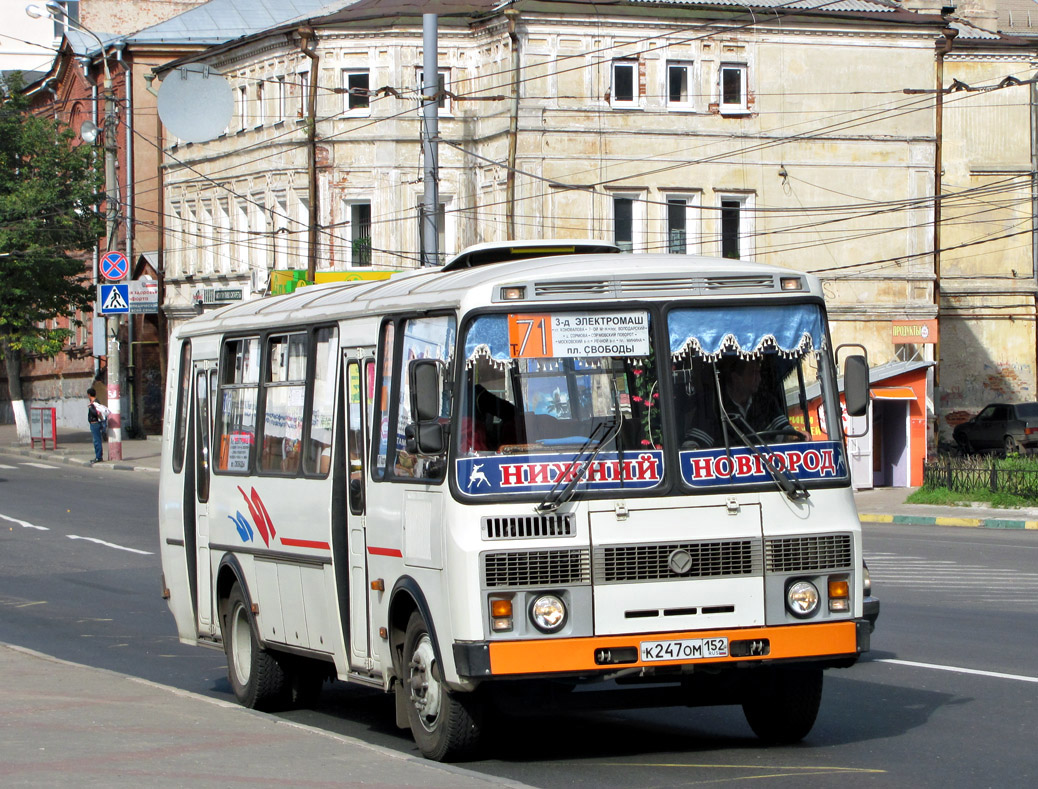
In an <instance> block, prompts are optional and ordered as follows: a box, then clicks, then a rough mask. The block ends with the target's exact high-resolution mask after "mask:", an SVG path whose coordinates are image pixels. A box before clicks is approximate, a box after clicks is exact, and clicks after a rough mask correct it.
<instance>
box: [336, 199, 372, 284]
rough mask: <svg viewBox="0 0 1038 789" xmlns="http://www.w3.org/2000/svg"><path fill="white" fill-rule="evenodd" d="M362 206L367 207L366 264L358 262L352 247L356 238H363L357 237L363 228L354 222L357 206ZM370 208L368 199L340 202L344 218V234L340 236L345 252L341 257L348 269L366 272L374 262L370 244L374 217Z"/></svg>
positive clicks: (355, 251)
mask: <svg viewBox="0 0 1038 789" xmlns="http://www.w3.org/2000/svg"><path fill="white" fill-rule="evenodd" d="M364 205H366V206H367V207H368V233H367V238H368V248H369V254H368V262H367V263H363V262H360V261H359V260H358V258H359V256H358V255H357V250H356V248H355V247H354V243H355V242H356V241H357V239H358V238H363V236H360V235H358V234H359V233H360V232H361V231H362V230H363V228H362V227H360V226H358V224H357V221H356V220H357V214H356V212H357V208H358V206H364ZM372 208H373V204H372V201H371V198H370V197H358V198H356V199H350V200H343V201H342V211H343V214H344V215H345V217H346V219H345V222H344V223H343V231H344V232H343V233H342V234H341V238H342V244H343V247H344V252H345V255H343V258H344V259H345V260H346V261H347V263H346V265H347V266H348V267H349V268H358V269H363V270H365V271H366V270H369V269H370V268H371V265H372V263H373V262H374V260H373V258H374V249H373V246H374V245H373V244H372V243H371V238H372V226H373V223H372V220H373V218H374V215H373V213H372Z"/></svg>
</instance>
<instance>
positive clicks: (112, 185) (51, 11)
mask: <svg viewBox="0 0 1038 789" xmlns="http://www.w3.org/2000/svg"><path fill="white" fill-rule="evenodd" d="M25 13H26V14H28V15H29V16H30V17H31V18H33V19H42V18H43V17H50V18H52V19H53V18H55V17H64V19H65V21H66V22H67V23H68V24H69V25H72V26H73V27H76V28H77V29H79V30H81V31H82V32H84V33H86V34H87V35H88V36H90V37H92V38H93V39H94V40H95V41H96V42H97V45H98V47H100V49H101V66H102V67H103V68H104V75H105V79H104V88H103V90H104V97H105V118H104V127H103V128H104V148H105V252H110V251H112V250H113V249H114V248H115V242H116V239H115V231H116V219H117V208H116V190H117V182H116V177H115V166H116V158H117V156H118V143H117V142H116V136H115V135H116V126H117V125H118V117H117V114H116V113H117V107H116V101H115V88H114V87H113V85H112V72H111V71H110V70H109V68H108V51H107V50H106V49H105V43H104V42H103V41H102V40H101V37H100V36H98V35H97V33H95V32H94V31H93V30H91V29H90V28H88V27H84V26H83V24H82V23H80V22H79V20H77V19H73V18H72V17H70V16H69V15H68V13H67V12H66V11H65V7H64V6H63V5H61V4H60V3H57V2H54V0H48V2H46V3H44V4H43V6H42V7H41V6H38V5H30V6H26V8H25ZM91 127H92V128H89V129H87V130H86V132H87V133H86V134H83V139H84V141H85V142H87V143H88V144H90V143H92V142H93V141H94V140H96V139H97V127H96V126H94V125H93V124H91ZM91 132H92V133H91ZM88 137H92V139H88ZM120 323H121V318H120V316H119V315H113V316H111V317H110V318H109V319H108V326H107V329H106V331H107V333H108V407H109V408H110V409H111V414H110V416H109V417H108V426H109V427H108V459H109V460H122V459H123V439H122V404H121V401H122V386H121V384H120V377H121V375H122V371H121V369H120V368H121V365H120V360H119V324H120Z"/></svg>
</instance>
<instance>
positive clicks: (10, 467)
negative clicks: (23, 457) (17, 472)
mask: <svg viewBox="0 0 1038 789" xmlns="http://www.w3.org/2000/svg"><path fill="white" fill-rule="evenodd" d="M0 468H6V469H15V468H18V466H8V465H6V464H5V463H0Z"/></svg>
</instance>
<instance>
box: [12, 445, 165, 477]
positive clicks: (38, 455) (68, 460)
mask: <svg viewBox="0 0 1038 789" xmlns="http://www.w3.org/2000/svg"><path fill="white" fill-rule="evenodd" d="M3 452H8V453H10V454H12V455H21V456H22V457H28V458H35V459H36V460H42V461H46V462H50V463H64V464H66V465H71V466H85V467H87V468H92V467H93V465H94V464H92V463H91V462H90V461H89V460H84V459H83V458H77V457H70V456H68V455H62V454H50V453H48V452H39V451H36V450H33V449H23V448H22V447H10V446H9V447H0V453H3ZM101 463H102V465H103V466H104V467H105V468H110V469H114V470H116V471H151V472H153V473H158V471H159V470H158V469H157V468H155V467H154V466H134V465H132V464H129V463H125V462H123V461H121V460H103V461H101Z"/></svg>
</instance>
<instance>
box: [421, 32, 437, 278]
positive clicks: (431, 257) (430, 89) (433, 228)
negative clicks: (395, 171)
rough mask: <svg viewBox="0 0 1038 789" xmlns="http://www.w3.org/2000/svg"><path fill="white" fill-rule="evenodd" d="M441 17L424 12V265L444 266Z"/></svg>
mask: <svg viewBox="0 0 1038 789" xmlns="http://www.w3.org/2000/svg"><path fill="white" fill-rule="evenodd" d="M438 47H439V17H438V16H437V15H436V14H422V152H423V156H424V158H425V166H424V168H423V172H422V181H423V184H424V192H423V195H422V266H438V265H440V184H439V177H440V174H439V170H440V167H439V161H438V160H439V156H440V152H439V137H440V126H439V123H440V115H439V113H440V101H439V95H438V94H439V92H440V77H439V66H438V63H437V59H436V58H437V54H438V52H437V49H438Z"/></svg>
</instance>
